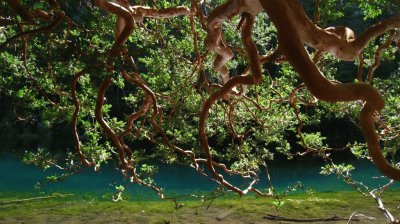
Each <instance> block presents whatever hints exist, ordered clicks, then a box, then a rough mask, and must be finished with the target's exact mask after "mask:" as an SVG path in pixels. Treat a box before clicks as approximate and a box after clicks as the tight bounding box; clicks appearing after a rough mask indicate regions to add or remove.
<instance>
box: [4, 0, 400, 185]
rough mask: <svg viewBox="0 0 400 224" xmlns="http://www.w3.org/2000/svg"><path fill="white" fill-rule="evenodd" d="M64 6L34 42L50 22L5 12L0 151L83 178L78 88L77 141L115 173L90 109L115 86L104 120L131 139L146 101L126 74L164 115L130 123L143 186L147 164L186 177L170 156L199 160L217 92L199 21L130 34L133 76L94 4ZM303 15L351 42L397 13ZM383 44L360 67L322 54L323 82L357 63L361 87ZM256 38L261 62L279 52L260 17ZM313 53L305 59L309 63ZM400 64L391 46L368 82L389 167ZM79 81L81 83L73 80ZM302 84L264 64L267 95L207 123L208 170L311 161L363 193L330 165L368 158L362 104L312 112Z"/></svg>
mask: <svg viewBox="0 0 400 224" xmlns="http://www.w3.org/2000/svg"><path fill="white" fill-rule="evenodd" d="M223 2H224V1H220V0H218V1H205V2H204V3H203V5H202V6H201V9H202V11H203V13H204V15H208V13H209V12H210V11H211V10H212V9H213V8H215V6H217V5H219V4H221V3H223ZM318 3H319V1H318ZM23 4H24V5H26V6H27V7H29V8H30V9H40V10H44V11H49V10H50V11H51V9H50V8H49V4H48V3H45V2H42V1H30V0H29V1H28V0H27V1H23ZM59 4H60V8H59V9H56V10H52V13H53V14H56V12H57V10H62V11H64V12H65V14H66V17H65V18H64V20H63V22H62V23H61V24H60V25H59V26H57V27H56V28H55V29H54V30H51V31H46V32H32V31H34V30H35V29H38V28H39V27H45V26H47V25H48V22H46V21H42V20H35V21H33V22H30V23H29V22H25V21H24V20H22V19H21V18H19V17H18V16H17V14H16V13H15V12H14V11H13V10H12V8H11V7H9V6H8V5H7V3H6V2H4V1H3V2H1V3H0V7H1V8H0V11H1V14H0V44H1V45H0V58H1V59H0V73H1V75H0V86H1V88H0V103H1V107H2V109H1V111H0V119H1V123H0V133H1V140H2V141H8V142H10V145H11V146H10V147H11V148H17V147H14V146H13V145H15V146H16V145H17V144H19V143H20V142H21V141H24V142H25V143H26V144H25V145H24V148H23V149H22V150H23V151H25V150H26V152H25V156H24V160H25V161H26V162H28V163H33V164H36V165H39V166H41V167H43V168H48V167H51V166H58V167H59V168H62V169H65V172H66V173H67V174H72V173H74V172H76V171H77V170H79V169H80V168H79V165H80V163H81V160H80V158H79V155H78V153H76V145H75V143H74V136H73V115H74V113H75V111H76V104H74V101H73V96H72V95H73V94H74V93H73V88H72V87H71V82H73V80H77V84H76V96H77V99H79V102H80V111H79V115H78V119H77V121H78V129H77V133H78V134H79V136H80V145H81V151H82V153H83V155H84V157H85V158H86V160H87V161H89V162H93V164H94V167H95V169H99V168H100V167H101V165H102V164H104V163H111V161H116V164H118V163H120V161H119V158H118V155H117V153H116V151H117V149H116V148H115V146H114V145H113V143H112V141H110V138H109V137H110V136H107V135H106V134H105V133H104V130H103V129H102V128H101V126H100V125H99V123H98V122H97V120H96V117H95V116H96V115H95V107H96V103H97V102H96V100H97V94H98V90H99V86H100V85H101V83H102V81H103V80H104V79H107V78H112V85H111V87H110V88H109V89H108V91H107V92H106V101H105V104H104V105H103V107H102V111H103V116H104V117H105V120H106V121H107V122H108V124H109V125H110V127H111V128H112V129H113V130H114V131H115V132H116V133H122V132H123V131H124V130H125V129H126V125H127V123H126V121H127V118H128V117H129V116H130V115H131V113H133V112H135V111H139V110H141V107H142V106H143V102H145V101H146V97H147V96H146V94H145V93H144V92H143V91H142V88H139V87H138V85H133V84H132V83H129V82H127V81H126V80H124V78H123V76H122V75H121V74H120V72H121V71H122V70H126V71H128V72H136V73H137V74H139V76H140V78H141V79H142V80H141V81H142V82H144V83H146V85H147V86H148V87H149V88H150V89H151V91H152V92H154V93H155V96H156V97H157V102H158V106H159V107H158V110H159V114H158V115H157V114H155V113H154V112H155V108H151V109H149V111H151V112H148V113H145V114H143V115H142V116H140V117H138V119H136V120H135V121H134V122H133V124H132V130H131V132H130V133H129V135H127V136H126V140H125V143H127V145H129V147H130V148H131V149H132V155H131V159H132V160H133V161H135V162H134V164H135V165H136V167H137V168H138V177H140V178H141V179H143V180H144V183H146V184H149V185H152V184H153V183H154V180H153V179H152V176H153V174H154V172H156V171H157V168H156V167H154V166H152V165H148V163H149V162H150V161H153V162H154V161H157V162H160V163H172V164H174V163H177V164H181V163H183V164H187V165H188V166H187V169H190V165H191V158H190V156H184V155H183V154H179V153H176V150H175V149H174V147H179V148H181V149H183V150H190V151H192V152H193V153H194V154H195V155H196V156H197V157H198V158H202V157H203V151H202V148H201V144H200V140H199V138H198V125H199V113H200V109H201V107H202V105H203V103H204V102H205V100H206V99H207V98H208V97H209V96H210V94H212V93H213V92H214V91H216V89H218V88H219V87H218V83H221V81H220V77H219V75H218V74H217V73H216V72H215V71H214V70H213V68H212V66H213V59H214V57H215V55H214V54H213V53H210V52H208V51H206V50H205V48H204V43H203V41H204V38H205V36H206V32H205V30H204V29H203V27H202V26H201V25H202V23H201V20H200V19H199V17H194V18H193V19H191V17H190V16H179V17H173V18H169V19H151V18H146V19H144V21H143V22H141V23H139V24H135V29H134V32H133V33H132V35H131V36H130V37H129V40H128V43H127V45H126V46H127V48H128V52H129V55H130V56H132V58H133V59H134V61H135V63H136V66H135V67H132V65H131V64H129V63H127V62H126V60H125V59H124V58H117V59H115V58H112V57H110V55H109V50H110V49H111V47H112V46H113V43H114V36H113V33H114V26H115V17H114V16H112V15H110V14H107V13H105V12H104V11H102V10H100V9H99V8H97V7H95V6H94V5H92V4H91V3H90V2H89V1H61V0H60V1H59ZM303 4H304V6H305V7H306V11H307V13H308V14H309V17H310V18H313V17H315V18H318V19H317V21H316V23H318V24H319V25H320V26H322V27H328V26H331V25H334V26H336V25H345V26H348V27H351V28H352V29H353V30H354V31H355V32H356V33H360V32H362V31H363V29H364V28H365V27H367V26H369V25H370V24H373V23H375V22H376V21H380V20H382V19H383V18H387V17H391V16H393V15H396V14H397V13H398V10H399V9H400V7H399V3H398V2H396V1H388V0H380V1H361V0H348V1H339V0H325V1H321V3H320V5H319V8H316V7H315V6H316V4H315V1H303ZM141 5H147V6H150V7H152V8H167V7H173V6H179V5H185V6H187V7H188V8H190V7H191V5H190V2H186V1H182V0H172V1H141ZM315 9H318V12H319V13H316V12H315ZM240 19H241V18H240V16H239V17H234V18H232V20H231V21H230V22H227V23H224V25H223V29H224V35H225V38H226V39H225V41H226V43H228V44H229V46H230V47H231V48H232V49H234V52H235V56H234V58H233V60H231V61H230V62H229V63H228V64H227V66H228V68H229V71H230V74H231V75H232V74H233V76H235V75H241V74H242V73H243V72H244V71H246V67H247V63H248V62H247V56H246V53H245V52H244V50H243V46H242V42H241V39H240V32H238V31H237V29H236V28H237V25H238V23H239V21H240ZM192 26H193V27H192ZM192 28H193V29H192ZM24 32H25V33H26V34H24V35H20V34H21V33H24ZM29 32H30V33H29ZM18 35H19V36H18ZM388 35H390V34H384V35H382V36H379V37H378V38H376V40H374V41H372V42H371V43H370V44H369V45H368V47H367V48H366V49H365V50H364V52H363V61H362V62H361V61H360V60H355V61H354V62H342V61H340V60H338V59H335V58H334V57H333V56H331V55H330V54H325V55H324V57H323V59H322V60H321V61H320V62H318V64H317V65H318V68H319V69H320V70H321V71H322V72H323V73H324V74H325V76H326V77H328V78H329V79H335V80H338V81H340V82H359V81H360V80H357V77H358V76H357V74H360V73H359V70H360V69H359V65H360V63H361V66H360V67H361V71H362V72H363V76H362V77H363V78H362V80H365V79H367V74H368V71H369V70H370V68H371V67H373V64H374V63H375V61H376V59H375V56H376V52H377V51H378V48H379V46H381V45H382V44H383V43H384V42H385V41H386V39H387V38H388ZM14 37H15V38H14ZM253 38H254V41H255V42H256V44H257V47H258V50H259V54H260V55H266V54H268V53H269V52H271V51H272V50H273V49H275V48H276V47H277V37H276V30H275V27H274V26H273V24H272V23H271V21H270V20H269V18H268V16H267V15H266V14H265V13H262V14H260V15H258V16H257V19H256V25H255V27H254V29H253ZM196 48H198V49H196ZM309 51H310V52H309V53H310V54H311V55H313V54H314V53H315V52H314V51H313V50H311V49H309ZM398 59H399V54H398V46H396V45H395V44H391V45H390V46H388V48H387V49H386V50H385V51H383V52H382V56H381V58H380V60H381V66H380V67H379V68H378V69H377V70H376V71H375V77H374V79H372V80H369V81H370V83H372V84H373V85H374V86H375V87H376V88H378V89H379V91H380V92H381V93H382V95H383V97H384V99H385V101H386V105H385V109H384V111H383V112H382V114H381V115H380V117H379V120H378V123H379V124H380V127H379V128H380V136H381V139H382V140H383V141H382V145H383V146H384V147H383V150H384V154H385V155H386V156H387V157H388V158H390V161H391V162H392V163H393V164H396V163H397V162H398V160H396V153H397V151H398V146H399V141H400V140H399V138H398V136H399V133H400V128H399V127H400V119H399V116H398V111H399V109H400V98H399V93H400V79H399V78H398V77H399V72H400V69H399V60H398ZM110 66H111V68H110ZM77 74H79V76H80V77H79V79H74V77H77ZM301 83H302V81H301V80H300V78H299V77H298V75H297V74H296V72H294V70H293V69H292V67H291V66H290V65H289V64H287V63H284V62H283V63H267V64H264V66H263V83H262V85H260V86H256V87H254V86H249V87H248V90H247V92H246V93H245V94H241V95H240V94H239V95H234V96H230V99H229V102H226V100H221V101H220V102H218V103H217V104H214V105H213V106H212V108H211V110H210V114H209V117H208V120H207V124H206V125H207V126H206V128H207V134H208V139H209V141H210V146H211V148H212V155H213V156H214V159H215V160H216V161H218V162H222V163H224V164H227V166H228V168H229V169H230V170H231V171H232V172H234V173H240V174H242V175H244V176H245V175H246V174H249V173H251V172H253V171H254V172H259V171H260V169H261V168H262V167H264V166H266V165H268V161H271V160H274V158H276V157H277V155H278V154H281V155H284V156H285V157H287V159H292V158H293V157H301V156H306V155H307V154H312V155H317V156H319V157H321V158H322V159H323V160H324V161H326V166H325V167H323V168H322V171H321V173H323V174H332V173H335V174H338V175H340V176H342V177H343V179H344V180H345V181H346V182H348V183H349V184H351V185H354V186H355V187H357V188H358V189H359V190H360V191H364V190H363V189H362V188H363V186H362V185H360V184H359V183H357V182H355V181H354V180H353V179H352V178H351V171H352V170H353V169H354V167H352V166H351V165H346V164H337V163H336V162H335V160H334V159H332V156H333V157H334V155H335V154H337V153H340V152H336V151H344V152H351V153H352V154H353V155H354V156H355V157H357V158H358V159H369V155H368V153H367V151H366V146H365V144H364V140H363V138H362V135H361V133H360V130H359V128H358V125H357V124H358V112H359V110H360V107H361V106H362V104H361V103H360V102H350V103H326V102H322V101H317V100H316V99H315V98H314V97H313V96H312V95H310V94H309V93H308V92H307V90H306V89H305V88H304V86H303V85H302V84H301ZM153 122H156V123H157V124H158V125H159V126H160V128H161V129H162V131H160V129H157V126H155V125H154V124H153ZM332 126H333V127H335V128H336V129H333V128H332ZM342 154H343V153H342ZM346 155H347V154H346ZM279 157H280V156H279ZM116 166H118V165H116ZM355 169H357V167H355ZM250 171H251V172H250ZM122 173H124V171H122ZM125 174H126V173H125ZM60 178H61V179H62V178H64V176H61V177H60ZM53 179H55V180H57V177H54V178H53ZM117 190H118V189H117ZM122 190H123V189H122ZM270 190H272V189H270Z"/></svg>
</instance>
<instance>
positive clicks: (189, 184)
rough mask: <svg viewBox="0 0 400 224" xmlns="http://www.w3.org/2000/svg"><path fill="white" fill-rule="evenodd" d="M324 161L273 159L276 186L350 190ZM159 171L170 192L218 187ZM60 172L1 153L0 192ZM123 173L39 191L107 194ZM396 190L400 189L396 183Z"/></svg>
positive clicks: (367, 174)
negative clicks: (323, 172)
mask: <svg viewBox="0 0 400 224" xmlns="http://www.w3.org/2000/svg"><path fill="white" fill-rule="evenodd" d="M352 164H353V165H354V166H355V167H356V171H355V172H354V173H353V176H354V177H355V179H357V180H359V181H362V182H363V183H365V184H367V185H368V186H371V187H377V186H381V185H383V184H385V183H387V182H386V181H387V179H386V178H371V177H376V176H380V174H379V172H378V171H377V170H376V168H375V167H374V166H373V165H372V163H370V162H368V161H352ZM321 165H323V163H322V162H319V161H317V160H316V159H301V160H290V161H274V162H272V163H270V164H269V171H270V175H271V179H272V182H273V184H274V186H275V187H276V188H277V189H278V190H279V191H281V190H285V189H286V188H287V187H288V186H289V185H291V184H294V183H297V182H298V181H301V183H303V184H304V185H305V186H306V187H307V188H312V189H313V190H315V191H320V192H323V191H347V190H352V188H351V187H349V186H348V185H346V184H344V183H343V182H342V181H341V180H339V179H337V177H336V176H334V175H331V176H323V175H321V174H319V172H320V167H321ZM158 166H159V171H160V172H159V173H158V174H157V175H156V177H155V180H156V183H157V185H158V186H160V187H162V188H164V189H165V190H166V192H167V193H168V194H178V193H179V194H186V193H195V192H205V191H206V192H207V191H212V190H213V189H215V187H216V185H215V184H214V183H213V182H211V181H209V180H207V179H206V178H204V177H202V176H201V175H199V174H198V173H196V172H195V171H194V170H193V169H192V168H190V167H184V166H178V165H164V164H161V165H158ZM56 173H58V171H57V170H55V169H50V170H46V171H45V172H43V170H41V169H39V168H37V167H35V166H31V165H26V164H23V163H22V162H21V161H19V160H18V159H17V158H15V157H12V156H6V155H2V156H0V192H1V191H3V192H4V191H13V192H24V191H29V192H32V191H37V190H35V188H34V186H35V183H37V182H38V181H43V180H44V179H45V177H46V176H48V175H52V174H56ZM260 177H261V181H260V183H259V184H258V187H260V188H266V187H267V186H268V185H267V182H266V180H265V173H261V174H260ZM228 179H229V180H231V181H233V182H234V183H236V184H238V185H240V184H241V183H242V182H243V180H242V179H241V178H237V177H229V178H228ZM127 183H128V181H126V180H124V178H123V177H122V176H121V174H120V173H119V172H118V171H116V170H115V169H113V168H112V167H103V168H102V169H101V171H100V172H94V171H93V169H88V170H87V171H85V172H83V173H81V174H76V175H73V176H71V177H69V178H68V179H66V180H65V181H62V182H59V183H48V184H45V185H43V186H42V187H41V189H40V190H39V192H46V193H51V192H71V193H82V192H90V193H92V194H100V195H102V194H107V193H112V192H114V189H115V186H117V185H120V184H127ZM393 187H394V189H400V184H398V183H396V184H395V185H394V186H393ZM128 191H129V192H130V193H131V194H132V197H134V198H138V199H153V198H156V195H155V194H154V193H152V192H151V191H150V190H147V189H145V188H144V187H140V186H137V185H135V184H130V185H128Z"/></svg>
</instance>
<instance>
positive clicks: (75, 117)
mask: <svg viewBox="0 0 400 224" xmlns="http://www.w3.org/2000/svg"><path fill="white" fill-rule="evenodd" d="M85 73H86V70H82V71H80V72H78V73H77V74H76V75H75V76H74V78H73V79H72V81H71V97H72V101H73V103H74V106H75V110H74V113H73V115H72V126H73V129H72V130H73V133H72V134H73V136H74V141H75V149H76V152H77V154H78V156H79V159H80V160H81V162H82V163H83V164H84V165H85V166H87V167H89V166H92V165H93V164H92V163H90V162H89V161H88V160H87V159H86V158H85V155H84V154H83V152H82V150H81V143H80V140H79V134H78V115H79V111H80V109H81V104H80V102H79V100H78V97H77V96H76V84H77V82H78V79H79V78H80V77H81V76H82V75H84V74H85Z"/></svg>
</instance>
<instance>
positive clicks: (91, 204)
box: [0, 191, 400, 223]
mask: <svg viewBox="0 0 400 224" xmlns="http://www.w3.org/2000/svg"><path fill="white" fill-rule="evenodd" d="M48 196H51V197H48ZM38 197H41V198H38ZM29 198H30V199H32V198H38V199H33V200H25V201H24V200H21V199H29ZM383 200H384V202H385V205H386V206H387V208H391V211H392V213H393V214H396V215H398V214H399V210H398V208H397V206H399V204H400V192H399V191H391V192H387V193H386V194H385V195H384V196H383ZM282 202H283V203H284V204H283V206H282V207H281V208H280V209H277V207H276V204H275V205H274V201H273V199H271V198H255V197H253V196H248V197H237V196H228V197H224V198H218V199H216V200H214V201H213V202H212V203H211V204H210V201H206V202H200V201H197V200H190V201H182V203H183V206H182V207H181V208H179V209H176V208H175V205H174V203H172V202H170V201H139V200H135V199H130V200H126V201H121V202H117V203H115V202H112V201H111V198H109V196H103V197H98V196H91V195H89V194H79V195H68V194H64V195H63V196H61V195H58V194H53V195H42V196H37V195H36V196H33V195H31V196H30V195H29V194H19V195H17V194H11V193H4V192H3V193H0V223H294V222H293V221H300V220H302V221H304V220H308V221H309V222H308V223H347V220H348V219H349V218H350V217H351V216H352V214H353V219H352V220H354V221H352V222H350V223H353V222H354V223H385V222H386V219H385V217H384V215H383V214H382V213H381V212H380V211H379V210H378V207H377V204H376V202H375V201H374V200H373V199H371V198H367V197H364V196H362V195H360V194H358V193H357V192H336V193H314V194H311V195H306V194H297V195H289V196H287V197H286V198H284V199H283V201H282ZM396 209H397V211H396ZM273 217H275V218H276V219H278V220H277V221H273V220H272V219H273ZM279 217H281V218H279ZM285 219H292V221H285ZM324 219H326V220H325V221H323V220H324ZM314 221H315V222H314ZM303 223H304V222H303Z"/></svg>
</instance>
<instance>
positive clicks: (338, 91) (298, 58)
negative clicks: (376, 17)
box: [261, 0, 400, 181]
mask: <svg viewBox="0 0 400 224" xmlns="http://www.w3.org/2000/svg"><path fill="white" fill-rule="evenodd" d="M261 3H262V5H263V7H264V9H265V10H266V12H267V13H268V15H269V16H270V19H271V20H272V22H273V23H274V24H275V26H276V28H277V30H278V40H279V45H280V49H281V52H282V53H283V54H285V55H286V57H287V58H288V61H289V62H290V63H291V65H292V66H293V67H294V69H295V70H296V71H297V72H298V73H299V74H300V76H301V78H302V79H303V81H304V83H305V85H306V86H307V88H308V89H309V90H310V92H311V93H312V94H313V95H314V96H315V97H317V98H319V99H321V100H324V101H328V102H338V101H341V102H346V101H355V100H362V101H364V102H365V103H364V106H363V108H362V110H361V113H360V126H361V129H362V131H363V134H364V137H365V139H366V141H367V144H368V150H369V154H370V156H371V157H372V159H373V161H374V163H375V165H376V166H377V167H378V169H379V170H380V171H381V172H382V173H383V174H384V175H385V176H387V177H389V178H391V179H394V180H397V181H400V170H399V169H397V168H395V167H393V166H391V165H390V164H389V163H388V162H387V161H386V159H385V157H384V156H383V154H382V152H381V148H380V143H379V138H378V136H377V134H376V132H375V123H374V119H373V117H374V114H375V113H377V112H380V111H381V110H382V109H383V107H384V100H383V98H382V96H381V95H380V93H379V92H378V91H377V90H376V89H375V88H373V87H372V86H370V85H368V84H364V83H355V84H352V83H346V84H336V83H332V82H330V81H329V80H327V79H326V78H325V77H324V76H322V74H321V73H320V71H319V70H318V69H317V68H316V66H315V64H314V63H313V62H312V60H310V58H309V56H308V53H307V52H306V51H305V49H304V47H303V44H302V42H309V41H310V39H307V38H310V37H311V36H312V35H313V34H316V32H315V30H317V28H316V27H315V26H312V27H310V26H311V25H310V24H309V23H308V22H307V21H308V20H307V21H306V22H305V24H301V26H300V27H299V25H300V24H299V21H298V20H297V19H298V17H297V16H298V15H300V14H304V10H303V8H302V7H301V4H300V2H299V1H297V0H290V1H289V0H287V1H282V0H269V1H268V3H267V2H261ZM299 7H300V8H299ZM293 15H295V16H293ZM304 15H305V14H304ZM305 18H306V17H305ZM302 21H304V20H302ZM396 21H397V19H395V18H393V19H389V20H386V21H384V22H382V23H379V24H378V25H375V26H373V27H372V28H370V29H368V30H369V32H368V33H369V34H368V35H366V34H365V35H364V36H363V37H362V38H361V42H363V43H365V40H366V39H368V40H369V39H370V38H371V37H373V36H374V35H377V34H378V33H379V32H381V31H384V30H386V29H388V28H392V27H394V26H395V25H396V24H397V22H396ZM302 28H303V29H304V30H303V29H302ZM293 31H296V32H293ZM318 32H319V31H318ZM305 33H308V34H305ZM317 37H319V38H321V39H323V36H318V35H316V36H315V37H313V38H314V40H315V41H317V39H315V38H317ZM367 37H369V38H367ZM303 38H305V39H303ZM328 39H329V38H328ZM357 39H359V38H357ZM325 41H327V39H324V42H325ZM314 43H315V42H314ZM356 43H360V42H356ZM334 44H337V45H334ZM332 45H334V46H332ZM330 46H332V47H334V48H335V49H338V48H337V47H339V46H343V45H342V44H340V43H337V42H336V43H330ZM357 46H359V47H360V49H362V47H363V46H365V45H362V46H361V45H357ZM354 51H356V52H357V54H356V55H358V53H359V52H360V51H361V50H360V51H357V49H354V48H350V49H344V52H351V53H352V54H354ZM342 53H343V52H342ZM346 55H347V54H346ZM347 56H348V55H347Z"/></svg>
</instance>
